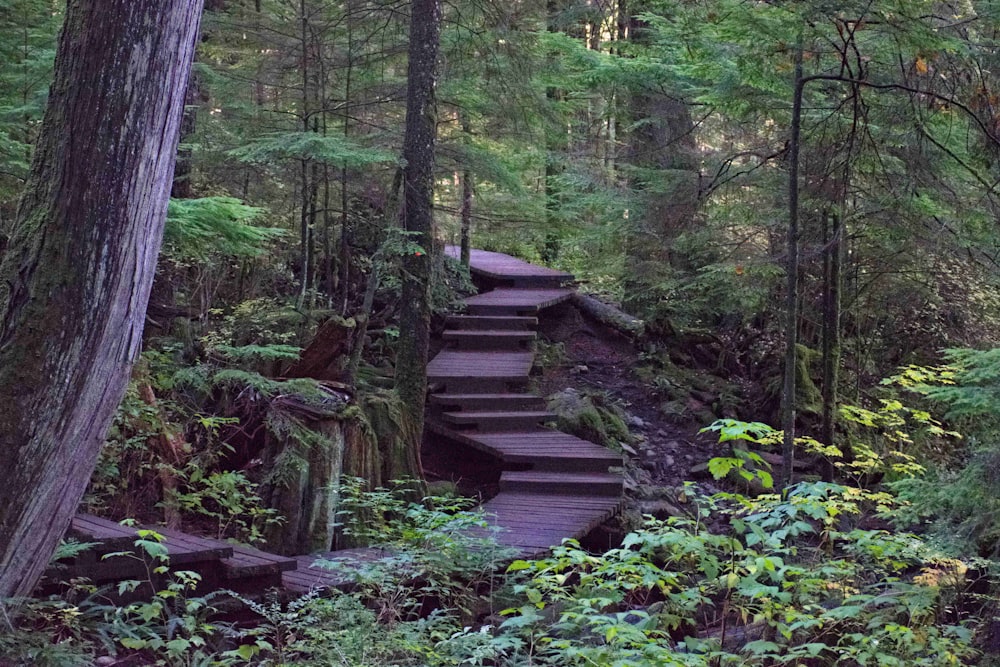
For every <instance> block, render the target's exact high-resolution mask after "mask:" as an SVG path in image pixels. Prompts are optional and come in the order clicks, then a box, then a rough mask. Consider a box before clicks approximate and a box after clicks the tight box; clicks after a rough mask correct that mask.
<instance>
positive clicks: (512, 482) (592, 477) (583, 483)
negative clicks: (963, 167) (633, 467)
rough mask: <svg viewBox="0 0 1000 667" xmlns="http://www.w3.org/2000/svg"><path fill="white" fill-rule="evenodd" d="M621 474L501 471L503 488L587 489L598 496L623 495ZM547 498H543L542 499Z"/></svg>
mask: <svg viewBox="0 0 1000 667" xmlns="http://www.w3.org/2000/svg"><path fill="white" fill-rule="evenodd" d="M622 483H623V478H622V476H621V475H616V474H612V473H597V472H564V471H538V470H522V471H514V470H507V471H504V472H503V473H502V474H501V475H500V491H501V492H503V491H523V492H530V493H538V494H549V495H550V494H558V493H577V492H586V493H590V494H591V495H594V496H621V494H622ZM541 502H543V501H540V503H541Z"/></svg>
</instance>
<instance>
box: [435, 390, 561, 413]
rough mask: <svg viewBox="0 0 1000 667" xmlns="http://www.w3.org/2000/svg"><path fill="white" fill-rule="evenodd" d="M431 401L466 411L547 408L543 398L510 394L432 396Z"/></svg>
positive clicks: (532, 395)
mask: <svg viewBox="0 0 1000 667" xmlns="http://www.w3.org/2000/svg"><path fill="white" fill-rule="evenodd" d="M429 400H430V402H431V403H433V404H435V405H442V406H455V407H461V408H463V409H466V410H475V409H484V408H494V409H506V410H516V409H524V410H533V409H541V408H544V407H545V401H544V400H542V397H541V396H536V395H535V394H514V393H509V392H504V393H493V394H431V395H430V397H429Z"/></svg>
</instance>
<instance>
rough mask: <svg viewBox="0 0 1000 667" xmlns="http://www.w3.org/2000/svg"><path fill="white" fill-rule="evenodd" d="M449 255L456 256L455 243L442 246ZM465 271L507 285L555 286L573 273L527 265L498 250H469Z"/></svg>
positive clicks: (457, 252) (457, 254) (458, 253)
mask: <svg viewBox="0 0 1000 667" xmlns="http://www.w3.org/2000/svg"><path fill="white" fill-rule="evenodd" d="M444 252H445V254H446V255H448V256H449V257H454V258H455V259H458V258H459V256H460V254H461V250H460V248H459V247H458V246H445V249H444ZM469 259H470V261H469V271H470V272H471V273H472V274H473V275H475V276H481V277H484V278H487V279H490V280H493V281H495V282H496V283H498V284H499V285H506V286H509V287H559V286H561V285H563V284H564V283H568V282H571V281H572V280H573V274H571V273H566V272H564V271H556V270H555V269H549V268H546V267H544V266H537V265H535V264H530V263H528V262H525V261H524V260H521V259H518V258H516V257H511V256H510V255H505V254H503V253H499V252H490V251H488V250H476V249H473V250H472V252H471V253H470V255H469Z"/></svg>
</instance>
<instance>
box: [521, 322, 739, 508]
mask: <svg viewBox="0 0 1000 667" xmlns="http://www.w3.org/2000/svg"><path fill="white" fill-rule="evenodd" d="M552 315H553V316H552V317H544V318H542V322H541V324H540V330H541V334H542V336H543V338H544V339H545V340H546V341H548V342H549V343H548V344H549V345H555V346H556V350H557V352H555V353H553V354H550V355H549V356H550V357H551V358H550V359H546V360H545V363H544V365H543V371H542V374H541V375H540V376H538V377H536V378H535V380H536V391H537V392H538V393H540V394H541V395H543V396H552V395H553V394H555V393H557V392H560V391H563V390H565V389H567V388H572V389H575V390H577V391H580V392H584V393H588V392H600V393H601V394H603V395H605V396H607V397H608V398H609V399H611V400H612V401H614V402H615V403H617V404H618V405H620V406H621V407H622V408H623V409H624V411H625V412H626V414H627V419H626V424H627V426H628V428H629V431H630V434H631V435H632V436H633V440H634V442H632V443H630V444H624V445H623V449H624V453H625V455H626V457H627V459H626V495H627V496H628V498H629V499H630V500H632V501H634V502H633V503H632V505H633V508H634V509H637V510H639V511H641V512H642V513H651V514H661V513H665V514H671V513H674V512H672V509H673V508H672V507H671V506H670V505H671V504H672V503H673V502H675V501H676V500H677V497H678V496H679V495H682V494H681V493H680V491H681V488H682V487H683V485H684V483H685V482H686V481H688V480H692V479H693V478H696V477H697V478H700V479H699V485H700V486H701V487H702V490H703V491H708V492H713V491H716V490H719V489H717V488H715V485H714V484H712V480H711V479H710V478H709V479H708V480H705V479H704V477H703V475H701V474H698V471H695V472H692V468H695V467H697V466H699V465H700V464H704V463H706V462H707V461H708V460H709V459H710V458H712V457H714V456H719V455H720V454H721V453H722V451H723V448H722V447H720V446H719V445H718V444H717V437H716V435H715V434H714V433H701V432H700V431H701V429H702V428H703V427H704V426H705V425H706V424H704V423H701V422H699V421H698V420H697V419H696V418H695V417H694V412H695V410H694V409H692V411H691V414H690V415H680V416H671V417H667V416H666V415H664V413H663V412H662V410H661V409H660V407H661V404H662V403H663V399H662V398H660V397H658V396H657V393H656V390H655V388H653V387H651V386H650V385H649V382H648V380H643V379H641V378H640V377H639V376H638V374H637V373H636V369H637V368H639V367H640V366H641V365H642V363H643V360H642V355H641V351H640V350H639V349H638V348H637V346H636V345H635V343H633V341H631V340H630V339H628V338H626V337H625V336H623V335H621V334H618V333H617V332H615V331H612V330H611V329H608V328H607V327H604V326H602V325H599V324H596V323H593V322H591V321H589V320H588V319H586V318H584V317H583V316H581V315H580V314H579V312H578V311H576V310H575V309H572V308H565V309H560V310H559V312H556V313H552ZM542 354H544V352H543V353H542ZM692 401H694V399H692ZM696 407H699V406H695V405H694V404H692V408H696ZM702 407H703V406H702Z"/></svg>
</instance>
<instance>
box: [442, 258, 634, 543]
mask: <svg viewBox="0 0 1000 667" xmlns="http://www.w3.org/2000/svg"><path fill="white" fill-rule="evenodd" d="M446 252H448V253H449V254H451V255H453V256H457V253H458V251H457V249H456V248H454V247H449V248H447V249H446ZM470 268H471V271H472V273H473V274H474V276H476V277H478V278H480V279H485V280H486V281H487V283H488V284H491V285H496V287H495V288H494V289H492V290H490V291H487V292H484V293H482V294H479V295H476V296H473V297H470V298H468V299H466V306H467V314H465V315H453V316H451V317H449V318H448V319H447V321H446V330H445V331H444V333H443V335H442V339H443V340H444V341H445V344H446V347H445V348H444V349H443V350H442V351H441V352H440V353H439V354H438V355H437V356H436V357H435V358H434V359H432V360H431V362H430V364H428V367H427V379H428V382H429V383H430V384H431V386H432V387H433V388H434V391H433V393H432V394H431V395H430V397H429V401H428V403H429V409H428V420H427V428H428V431H430V432H432V433H435V434H437V435H439V436H444V437H446V438H448V439H450V440H452V441H454V442H457V443H461V444H464V445H467V446H470V447H473V448H475V449H478V450H480V451H483V452H486V453H488V454H490V455H492V456H494V457H496V458H497V459H499V461H500V463H501V465H502V466H503V467H504V470H503V471H502V473H501V475H500V493H499V494H498V495H496V496H495V497H494V498H492V499H490V500H489V501H487V502H486V503H485V504H484V506H483V509H484V510H485V512H486V514H487V518H488V519H489V521H490V522H491V523H492V524H493V525H494V526H496V527H498V528H500V529H501V530H500V532H499V541H500V542H501V544H504V545H506V546H511V547H515V548H516V549H517V550H518V551H519V552H520V554H521V555H522V556H523V557H531V556H537V555H540V554H542V553H544V552H546V551H548V550H549V549H550V548H551V547H553V546H556V545H558V544H560V543H561V542H562V540H563V539H564V538H567V537H573V538H579V537H582V536H584V535H585V534H587V533H588V532H589V531H591V530H592V529H593V528H594V527H596V526H597V525H599V524H600V523H602V522H603V521H605V520H606V519H608V518H610V517H611V516H613V515H614V514H615V513H617V512H618V511H619V510H620V507H621V496H622V475H621V473H620V472H618V471H616V470H613V469H615V468H618V467H620V466H621V465H622V459H621V456H619V455H618V454H615V453H614V452H611V451H610V450H608V449H606V448H605V447H602V446H600V445H596V444H594V443H591V442H588V441H586V440H582V439H580V438H577V437H575V436H572V435H569V434H567V433H562V432H560V431H557V430H554V429H553V428H549V427H547V426H545V424H546V423H547V422H551V421H554V419H555V415H553V414H552V413H550V412H548V411H547V410H546V409H545V402H544V400H543V399H542V398H541V397H540V396H537V395H535V394H532V393H530V392H528V391H527V385H528V379H529V374H530V372H531V367H532V363H533V361H534V353H533V351H532V349H531V348H530V345H531V344H532V342H533V341H534V340H535V339H536V337H537V332H536V329H537V326H538V317H539V314H540V312H541V311H542V310H544V309H545V308H549V307H551V306H555V305H557V304H560V303H562V302H564V301H566V300H568V299H569V298H570V297H571V295H572V293H573V292H572V289H570V288H567V287H564V284H565V283H566V282H568V281H569V280H571V279H572V276H571V275H570V274H567V273H562V272H559V271H554V270H552V269H547V268H544V267H539V266H534V265H532V264H529V263H527V262H523V261H521V260H518V259H515V258H513V257H509V256H507V255H502V254H499V253H490V252H485V251H481V250H474V251H472V257H471V267H470Z"/></svg>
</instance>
